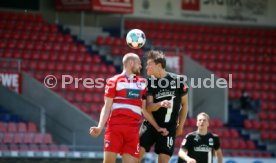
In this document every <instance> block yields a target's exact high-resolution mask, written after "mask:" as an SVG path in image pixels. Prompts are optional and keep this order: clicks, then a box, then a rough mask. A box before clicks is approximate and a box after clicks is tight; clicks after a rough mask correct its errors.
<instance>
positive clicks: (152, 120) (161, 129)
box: [142, 100, 169, 136]
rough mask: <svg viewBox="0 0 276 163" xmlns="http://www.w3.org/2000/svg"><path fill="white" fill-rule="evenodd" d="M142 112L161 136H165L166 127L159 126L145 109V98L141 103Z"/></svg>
mask: <svg viewBox="0 0 276 163" xmlns="http://www.w3.org/2000/svg"><path fill="white" fill-rule="evenodd" d="M142 113H143V115H144V117H145V119H146V120H147V121H148V122H149V123H150V124H151V125H152V126H153V127H154V128H155V129H156V130H157V131H158V132H160V133H161V134H162V135H163V136H167V135H168V134H169V132H168V130H167V129H166V128H161V127H160V126H159V125H158V124H157V123H156V121H155V119H154V118H153V116H152V113H151V112H150V111H148V110H147V109H146V100H143V105H142Z"/></svg>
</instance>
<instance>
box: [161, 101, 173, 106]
mask: <svg viewBox="0 0 276 163" xmlns="http://www.w3.org/2000/svg"><path fill="white" fill-rule="evenodd" d="M160 106H161V107H164V108H170V107H171V103H170V101H168V100H164V101H161V102H160Z"/></svg>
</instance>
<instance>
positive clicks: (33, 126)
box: [28, 122, 37, 133]
mask: <svg viewBox="0 0 276 163" xmlns="http://www.w3.org/2000/svg"><path fill="white" fill-rule="evenodd" d="M28 132H30V133H35V132H37V127H36V124H35V123H33V122H28Z"/></svg>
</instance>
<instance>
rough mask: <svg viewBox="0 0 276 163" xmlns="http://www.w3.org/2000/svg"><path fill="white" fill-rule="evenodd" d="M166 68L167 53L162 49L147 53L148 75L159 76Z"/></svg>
mask: <svg viewBox="0 0 276 163" xmlns="http://www.w3.org/2000/svg"><path fill="white" fill-rule="evenodd" d="M165 68H166V58H165V54H164V53H163V52H161V51H156V50H151V51H149V52H148V54H147V75H149V76H151V75H153V76H157V75H158V74H160V71H161V70H164V69H165Z"/></svg>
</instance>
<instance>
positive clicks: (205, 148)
mask: <svg viewBox="0 0 276 163" xmlns="http://www.w3.org/2000/svg"><path fill="white" fill-rule="evenodd" d="M196 125H197V131H194V132H191V133H189V134H187V135H186V137H185V138H184V140H183V142H182V145H181V146H182V147H181V149H180V150H179V153H178V156H179V158H178V163H212V162H213V152H214V151H215V154H216V157H217V162H218V163H222V151H221V149H220V140H219V137H218V135H216V134H212V133H209V132H208V126H209V116H208V114H206V113H204V112H202V113H199V114H198V115H197V124H196Z"/></svg>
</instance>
